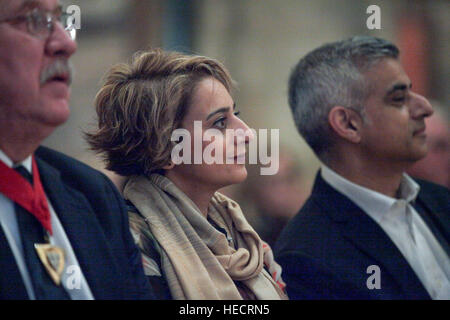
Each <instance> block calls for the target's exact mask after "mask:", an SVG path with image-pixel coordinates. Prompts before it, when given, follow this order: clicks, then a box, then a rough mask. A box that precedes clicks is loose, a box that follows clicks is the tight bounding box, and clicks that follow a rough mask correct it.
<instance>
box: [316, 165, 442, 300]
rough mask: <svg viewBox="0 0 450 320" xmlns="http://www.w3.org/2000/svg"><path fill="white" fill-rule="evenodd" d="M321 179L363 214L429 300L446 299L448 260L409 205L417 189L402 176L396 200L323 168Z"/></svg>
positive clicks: (416, 186) (417, 191)
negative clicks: (386, 239) (397, 253)
mask: <svg viewBox="0 0 450 320" xmlns="http://www.w3.org/2000/svg"><path fill="white" fill-rule="evenodd" d="M321 174H322V178H323V179H324V180H325V181H326V182H327V183H328V184H330V185H331V186H332V187H333V188H335V189H336V190H337V191H339V192H340V193H342V194H344V195H345V196H347V197H348V198H349V199H350V200H352V201H353V202H354V203H355V204H356V205H358V206H359V207H360V208H361V209H362V210H364V211H365V212H366V213H367V214H368V215H369V216H370V217H371V218H372V219H373V220H374V221H375V222H376V223H377V224H378V225H379V226H380V227H381V228H382V229H383V230H384V231H385V232H386V234H387V235H388V236H389V238H390V239H391V240H392V242H393V243H394V244H395V245H396V246H397V248H398V249H399V250H400V252H401V253H402V254H403V256H404V257H405V259H406V260H407V261H408V263H409V265H410V266H411V268H412V269H413V270H414V272H415V273H416V275H417V277H418V278H419V279H420V281H421V282H422V284H423V286H424V287H425V289H426V290H427V291H428V293H429V295H430V296H431V298H432V299H436V300H440V299H450V259H449V257H448V255H447V254H446V253H445V251H444V250H443V248H442V246H441V245H440V244H439V242H438V241H437V240H436V238H435V237H434V235H433V234H432V232H431V231H430V229H429V228H428V226H427V225H426V224H425V222H424V221H423V220H422V217H421V216H420V215H419V214H418V213H417V211H416V210H415V209H414V207H413V206H412V205H411V203H412V202H414V201H415V199H416V197H417V195H418V193H419V190H420V186H419V185H418V184H417V183H416V182H415V181H414V180H412V179H411V178H410V177H409V176H408V175H406V174H404V175H403V179H402V182H401V184H400V189H399V199H396V198H391V197H388V196H386V195H384V194H381V193H379V192H376V191H373V190H370V189H367V188H364V187H362V186H360V185H357V184H355V183H353V182H351V181H349V180H347V179H345V178H344V177H342V176H340V175H339V174H337V173H336V172H334V171H332V170H331V169H330V168H328V167H327V166H325V165H322V168H321Z"/></svg>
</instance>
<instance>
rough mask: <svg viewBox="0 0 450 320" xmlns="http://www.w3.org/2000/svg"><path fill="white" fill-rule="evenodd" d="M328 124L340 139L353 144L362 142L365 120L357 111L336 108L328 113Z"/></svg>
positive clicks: (340, 107)
mask: <svg viewBox="0 0 450 320" xmlns="http://www.w3.org/2000/svg"><path fill="white" fill-rule="evenodd" d="M328 123H329V124H330V126H331V127H332V128H333V131H334V132H335V133H336V134H337V135H338V136H339V137H341V138H343V139H345V140H347V141H350V142H352V143H359V142H360V141H361V128H362V124H363V120H362V118H361V116H360V115H359V114H358V113H357V112H356V111H355V110H353V109H350V108H346V107H342V106H334V107H333V108H332V109H331V110H330V112H329V113H328Z"/></svg>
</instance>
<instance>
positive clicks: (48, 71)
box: [40, 59, 73, 85]
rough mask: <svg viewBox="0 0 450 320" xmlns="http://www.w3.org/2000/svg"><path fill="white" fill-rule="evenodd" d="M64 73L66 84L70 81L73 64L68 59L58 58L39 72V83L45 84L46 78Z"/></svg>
mask: <svg viewBox="0 0 450 320" xmlns="http://www.w3.org/2000/svg"><path fill="white" fill-rule="evenodd" d="M62 75H64V77H65V79H66V80H67V84H69V85H70V84H71V83H72V75H73V66H72V63H70V62H69V61H68V60H63V59H59V60H56V61H55V62H53V63H52V64H50V65H49V66H47V67H46V68H45V69H44V71H43V72H42V73H41V77H40V84H41V85H43V84H45V83H46V82H47V81H48V80H50V79H52V78H54V77H56V76H62Z"/></svg>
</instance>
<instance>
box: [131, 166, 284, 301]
mask: <svg viewBox="0 0 450 320" xmlns="http://www.w3.org/2000/svg"><path fill="white" fill-rule="evenodd" d="M124 196H125V198H126V199H129V200H130V201H131V202H132V203H133V204H134V205H135V206H136V208H137V209H138V210H139V212H140V213H141V215H142V216H143V217H144V218H145V221H146V222H147V224H148V227H149V228H150V231H151V234H152V236H153V237H154V238H155V239H156V241H157V242H158V244H159V246H160V247H161V266H162V269H163V273H164V275H165V276H166V280H167V283H168V286H169V288H170V291H171V294H172V297H173V298H174V299H189V300H214V299H224V300H237V299H242V296H241V294H240V293H239V290H238V288H237V287H236V285H235V283H234V282H233V280H235V281H240V282H241V283H243V284H244V285H245V287H246V288H247V289H249V290H250V291H251V292H252V293H253V294H254V295H255V297H256V298H257V299H259V300H264V299H270V300H278V299H286V298H287V297H286V295H285V294H284V293H283V291H282V290H281V289H280V288H279V286H278V285H277V284H276V283H275V282H274V281H273V280H272V278H271V276H270V275H269V273H267V272H266V271H265V270H264V269H263V264H264V253H265V251H264V250H263V245H262V241H261V239H260V238H259V236H258V235H257V234H256V232H255V231H254V230H253V228H252V227H251V226H250V225H249V224H248V222H247V220H246V219H245V217H244V215H243V213H242V211H241V209H240V208H239V205H238V204H237V203H236V202H234V201H233V200H231V199H229V198H227V197H225V196H224V195H222V194H220V193H217V192H216V193H215V195H214V196H213V198H212V199H211V203H210V207H209V212H208V215H209V218H210V219H212V220H213V221H214V223H216V224H217V225H218V226H220V227H222V228H224V229H225V230H226V231H227V233H228V235H231V237H232V240H231V239H227V237H226V236H225V235H224V234H223V233H222V232H220V231H218V230H217V229H216V228H215V227H213V226H212V225H211V223H209V222H208V221H207V219H206V218H205V217H204V216H203V215H202V214H201V213H200V211H199V209H198V207H197V206H196V205H195V204H194V203H193V202H192V200H190V199H189V198H188V197H187V196H186V195H185V194H184V193H183V192H182V191H181V190H180V189H178V188H177V187H176V186H175V184H173V183H172V182H171V181H170V180H169V179H167V178H166V177H164V176H162V175H158V174H152V175H151V176H150V177H149V178H147V177H143V176H138V177H132V178H130V179H129V181H128V182H127V184H126V186H125V188H124ZM229 241H230V243H229ZM232 245H234V247H235V248H237V249H234V248H233V246H232Z"/></svg>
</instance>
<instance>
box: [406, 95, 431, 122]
mask: <svg viewBox="0 0 450 320" xmlns="http://www.w3.org/2000/svg"><path fill="white" fill-rule="evenodd" d="M410 94H411V98H412V99H411V116H412V117H413V118H426V117H429V116H431V115H432V114H433V112H434V110H433V107H432V106H431V103H430V102H429V101H428V99H427V98H425V97H424V96H422V95H420V94H418V93H415V92H411V93H410Z"/></svg>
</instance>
